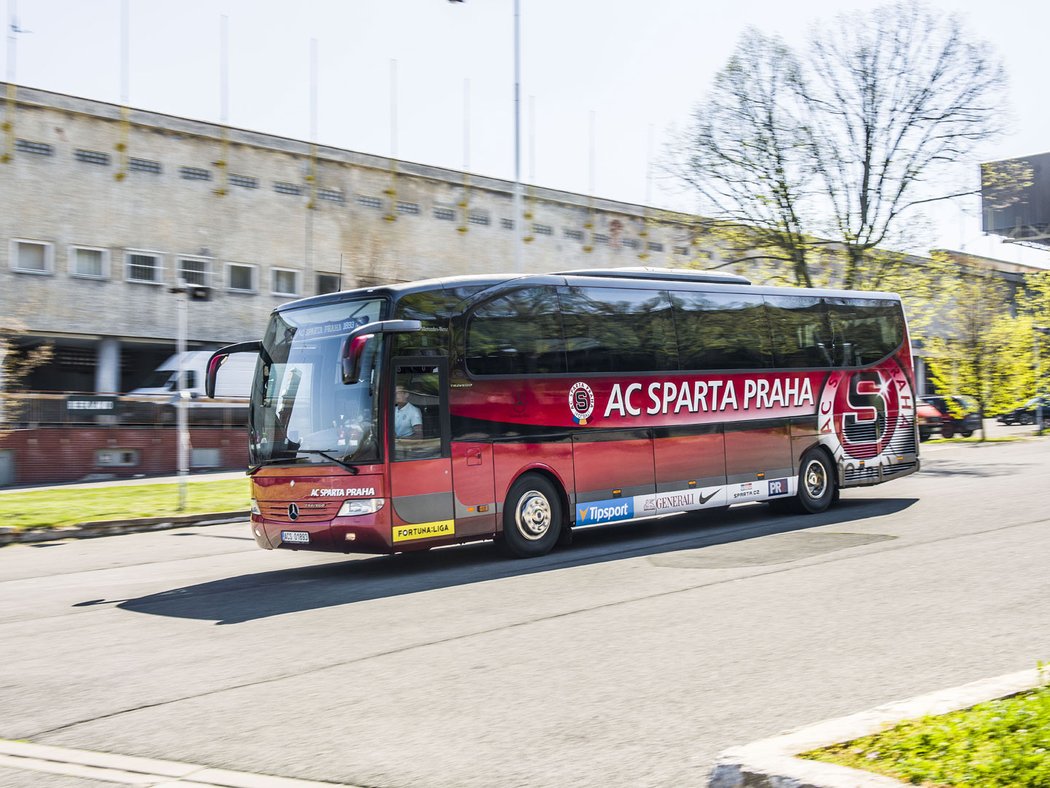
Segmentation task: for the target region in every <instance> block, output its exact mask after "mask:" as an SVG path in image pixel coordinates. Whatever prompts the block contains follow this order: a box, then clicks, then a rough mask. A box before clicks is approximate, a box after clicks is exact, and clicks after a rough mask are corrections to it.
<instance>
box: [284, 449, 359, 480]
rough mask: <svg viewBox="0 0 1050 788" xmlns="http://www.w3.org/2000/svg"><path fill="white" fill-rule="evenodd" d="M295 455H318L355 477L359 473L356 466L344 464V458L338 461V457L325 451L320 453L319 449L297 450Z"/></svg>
mask: <svg viewBox="0 0 1050 788" xmlns="http://www.w3.org/2000/svg"><path fill="white" fill-rule="evenodd" d="M296 453H297V454H317V455H319V456H321V457H324V458H325V459H326V460H331V461H332V462H334V463H336V464H337V465H342V466H343V467H344V468H346V469H347V470H348V471H350V473H352V474H353V475H354V476H357V474H358V473H360V471H359V470H358V468H357V466H356V465H351V464H350V463H348V462H346V460H345V458H344V459H339V458H338V457H336V456H334V455H331V454H329V453H328V452H326V451H321V450H320V449H297V450H296Z"/></svg>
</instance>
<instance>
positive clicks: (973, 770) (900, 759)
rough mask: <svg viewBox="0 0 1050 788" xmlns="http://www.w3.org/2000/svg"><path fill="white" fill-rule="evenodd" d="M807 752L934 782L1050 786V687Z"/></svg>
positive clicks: (942, 787) (935, 786)
mask: <svg viewBox="0 0 1050 788" xmlns="http://www.w3.org/2000/svg"><path fill="white" fill-rule="evenodd" d="M800 757H802V758H809V759H810V760H815V761H824V762H827V763H835V764H839V765H840V766H849V767H851V768H854V769H863V770H865V771H869V772H875V773H877V774H882V775H885V776H887V777H892V778H894V779H897V780H901V781H902V782H906V783H911V784H913V785H922V786H927V787H928V788H949V787H953V786H968V787H972V788H1006V786H1029V788H1050V686H1043V687H1041V688H1039V689H1036V690H1032V691H1030V692H1024V693H1021V694H1018V695H1014V696H1011V697H1009V698H1002V699H999V700H993V701H989V702H987V703H981V704H978V705H976V706H973V707H972V708H969V709H964V710H962V711H957V712H953V713H951V714H945V715H942V716H936V717H924V718H922V719H919V720H909V721H908V722H904V723H901V724H900V725H897V726H896V727H894V728H891V729H889V730H887V731H883V732H882V733H878V734H874V735H872V736H865V737H863V738H860V739H855V740H854V741H851V742H845V743H843V744H837V745H834V746H832V747H827V748H824V749H821V750H814V751H812V752H807V753H802V754H801V755H800Z"/></svg>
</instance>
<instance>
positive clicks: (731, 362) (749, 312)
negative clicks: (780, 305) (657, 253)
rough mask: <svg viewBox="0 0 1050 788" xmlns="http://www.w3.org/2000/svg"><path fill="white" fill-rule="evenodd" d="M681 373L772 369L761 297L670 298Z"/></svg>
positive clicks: (697, 295)
mask: <svg viewBox="0 0 1050 788" xmlns="http://www.w3.org/2000/svg"><path fill="white" fill-rule="evenodd" d="M671 298H672V299H673V301H674V310H675V311H674V318H675V325H676V326H677V328H678V353H679V357H680V358H681V363H682V369H693V370H703V369H763V368H766V367H770V366H772V365H773V353H772V349H771V347H770V339H769V323H768V321H767V319H766V312H765V306H764V304H763V301H762V297H761V296H757V295H749V294H746V293H739V294H738V293H682V292H675V293H672V294H671Z"/></svg>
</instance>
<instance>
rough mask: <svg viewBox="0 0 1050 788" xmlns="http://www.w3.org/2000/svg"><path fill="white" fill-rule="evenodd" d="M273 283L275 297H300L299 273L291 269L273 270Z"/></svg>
mask: <svg viewBox="0 0 1050 788" xmlns="http://www.w3.org/2000/svg"><path fill="white" fill-rule="evenodd" d="M271 274H272V275H273V282H272V284H271V289H272V291H273V294H274V295H279V296H297V295H299V272H298V271H293V270H292V269H290V268H274V269H272V270H271Z"/></svg>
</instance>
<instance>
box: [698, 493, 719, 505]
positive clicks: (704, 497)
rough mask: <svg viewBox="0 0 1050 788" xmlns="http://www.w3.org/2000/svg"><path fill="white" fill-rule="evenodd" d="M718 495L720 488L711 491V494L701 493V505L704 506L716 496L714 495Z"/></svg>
mask: <svg viewBox="0 0 1050 788" xmlns="http://www.w3.org/2000/svg"><path fill="white" fill-rule="evenodd" d="M716 495H718V490H715V491H714V492H713V493H711V494H710V495H704V494H703V493H700V505H701V506H703V505H704V504H705V503H707V502H708V501H710V500H711V499H712V498H714V497H715V496H716Z"/></svg>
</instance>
